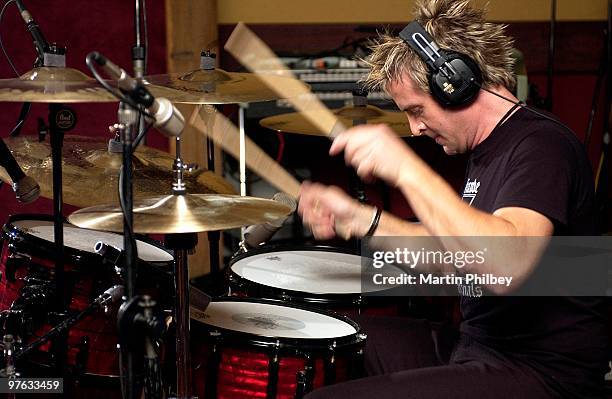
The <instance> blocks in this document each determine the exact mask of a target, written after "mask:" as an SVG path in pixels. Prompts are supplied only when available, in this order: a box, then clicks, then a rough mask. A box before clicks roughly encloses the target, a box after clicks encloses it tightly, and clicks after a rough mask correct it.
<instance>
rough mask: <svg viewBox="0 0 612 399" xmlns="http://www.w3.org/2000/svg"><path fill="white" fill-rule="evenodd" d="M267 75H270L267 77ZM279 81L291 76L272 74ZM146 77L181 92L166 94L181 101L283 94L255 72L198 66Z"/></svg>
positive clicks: (264, 98)
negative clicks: (191, 69)
mask: <svg viewBox="0 0 612 399" xmlns="http://www.w3.org/2000/svg"><path fill="white" fill-rule="evenodd" d="M267 79H268V78H267ZM269 79H272V80H273V81H275V82H277V83H278V84H279V85H281V84H286V82H287V81H290V79H288V78H283V77H279V76H270V77H269ZM145 81H146V82H148V83H151V84H153V85H156V86H163V87H167V88H170V89H174V90H176V91H179V92H180V93H175V94H169V95H168V96H166V97H167V98H168V99H169V100H170V101H172V102H174V103H182V104H234V103H250V102H257V101H269V100H276V99H278V98H280V96H279V95H278V94H277V93H276V92H275V91H274V90H272V89H270V88H269V87H268V86H267V85H266V84H265V83H264V82H263V81H262V80H261V79H259V78H258V77H257V75H256V74H253V73H240V72H226V71H224V70H222V69H218V68H217V69H211V70H207V69H197V70H195V71H191V72H187V73H172V74H168V75H151V76H146V77H145Z"/></svg>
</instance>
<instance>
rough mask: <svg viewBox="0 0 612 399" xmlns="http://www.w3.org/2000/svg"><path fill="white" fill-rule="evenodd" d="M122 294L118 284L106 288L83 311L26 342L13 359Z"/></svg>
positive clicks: (115, 299) (50, 338)
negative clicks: (30, 341)
mask: <svg viewBox="0 0 612 399" xmlns="http://www.w3.org/2000/svg"><path fill="white" fill-rule="evenodd" d="M122 295H123V287H122V286H120V285H115V286H113V287H111V288H109V289H107V290H106V291H104V293H103V294H102V295H100V296H98V297H97V298H96V299H95V300H94V301H93V302H92V303H91V304H89V305H88V306H87V307H86V308H85V309H84V310H83V311H81V312H79V313H76V314H73V315H71V316H68V317H66V318H64V319H63V321H62V322H61V323H59V324H57V325H56V326H55V327H53V328H52V329H51V330H49V332H47V333H46V334H44V335H43V336H42V337H39V338H38V339H36V340H35V341H33V342H32V343H30V344H28V345H27V346H26V347H25V348H23V349H22V350H21V351H19V352H18V353H17V354H16V355H15V359H20V358H22V357H25V356H27V355H28V354H29V353H30V352H32V351H33V350H35V349H37V348H39V347H40V346H42V345H44V344H45V343H47V342H48V341H49V340H52V339H53V338H55V337H56V336H58V335H61V334H63V333H65V332H66V331H68V329H70V328H71V327H72V326H73V325H74V324H76V323H77V322H78V321H79V320H82V319H83V318H85V317H87V316H89V315H90V314H92V313H93V312H95V311H96V310H98V309H105V307H106V306H107V305H108V304H110V303H112V302H115V301H117V300H118V299H119V298H121V296H122Z"/></svg>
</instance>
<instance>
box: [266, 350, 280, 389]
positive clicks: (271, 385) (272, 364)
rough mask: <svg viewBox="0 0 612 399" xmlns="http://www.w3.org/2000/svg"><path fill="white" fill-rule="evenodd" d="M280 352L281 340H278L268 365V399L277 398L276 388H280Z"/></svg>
mask: <svg viewBox="0 0 612 399" xmlns="http://www.w3.org/2000/svg"><path fill="white" fill-rule="evenodd" d="M279 351H280V340H278V339H277V340H276V343H275V344H274V349H273V350H272V353H270V361H269V363H268V387H267V389H266V399H275V398H276V388H277V386H278V366H279V361H278V354H279Z"/></svg>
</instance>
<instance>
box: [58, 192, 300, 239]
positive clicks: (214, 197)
mask: <svg viewBox="0 0 612 399" xmlns="http://www.w3.org/2000/svg"><path fill="white" fill-rule="evenodd" d="M290 212H291V209H290V208H289V207H288V206H287V205H283V204H281V203H280V202H277V201H273V200H267V199H262V198H254V197H241V196H238V195H220V194H185V195H172V194H171V195H165V196H157V197H151V198H142V199H139V200H135V201H134V232H136V233H143V234H175V233H197V232H202V231H212V230H225V229H232V228H236V227H240V226H246V225H251V224H261V223H266V222H273V221H276V220H278V219H280V218H282V217H285V216H287V215H288V214H289V213H290ZM68 221H69V222H70V223H72V224H74V225H76V226H78V227H82V228H86V229H93V230H103V231H114V232H121V231H123V214H122V213H121V208H120V207H119V206H117V205H100V206H93V207H90V208H84V209H80V210H78V211H76V212H74V213H73V214H71V215H70V216H69V217H68Z"/></svg>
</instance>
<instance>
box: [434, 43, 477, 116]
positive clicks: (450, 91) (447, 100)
mask: <svg viewBox="0 0 612 399" xmlns="http://www.w3.org/2000/svg"><path fill="white" fill-rule="evenodd" d="M445 56H446V58H447V60H448V62H449V63H450V64H451V66H452V67H453V68H454V69H455V71H456V72H457V73H456V74H454V75H452V76H451V77H450V79H448V78H447V77H446V76H445V75H444V74H443V73H442V72H441V71H440V70H439V69H438V70H437V71H435V72H433V73H432V74H431V75H430V78H429V89H430V90H431V94H432V96H433V97H434V98H435V99H436V100H437V101H438V102H439V103H440V104H441V105H443V106H445V107H452V106H459V105H467V104H468V103H470V102H471V101H472V100H473V99H474V98H475V97H476V95H477V94H478V92H479V90H480V87H479V85H480V84H481V83H482V73H481V71H480V68H479V67H478V64H476V62H474V60H472V59H471V58H470V57H468V56H467V55H465V54H461V53H455V52H446V54H445ZM472 79H473V80H474V82H477V83H478V84H474V83H473V82H472Z"/></svg>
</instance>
